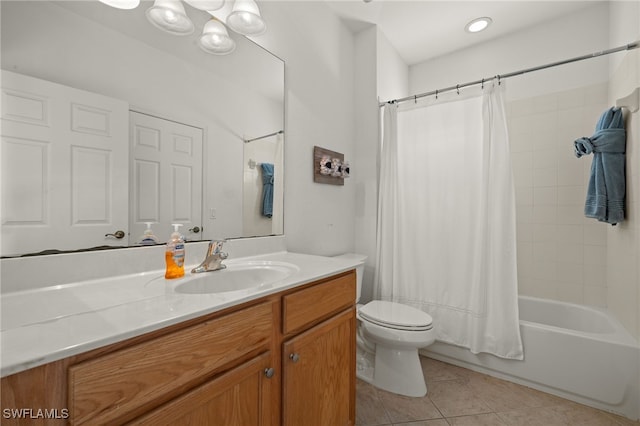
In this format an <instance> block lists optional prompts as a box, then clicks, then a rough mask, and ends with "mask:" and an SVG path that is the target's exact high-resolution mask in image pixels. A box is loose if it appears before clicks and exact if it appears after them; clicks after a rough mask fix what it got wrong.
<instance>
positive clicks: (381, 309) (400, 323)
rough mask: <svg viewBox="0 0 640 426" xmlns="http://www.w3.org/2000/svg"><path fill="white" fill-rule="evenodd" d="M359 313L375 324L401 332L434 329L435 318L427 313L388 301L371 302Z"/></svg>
mask: <svg viewBox="0 0 640 426" xmlns="http://www.w3.org/2000/svg"><path fill="white" fill-rule="evenodd" d="M358 313H359V314H360V317H362V318H363V319H365V320H367V321H370V322H372V323H374V324H378V325H380V326H383V327H389V328H394V329H399V330H414V331H423V330H430V329H431V328H432V327H433V318H431V316H430V315H429V314H427V313H426V312H423V311H421V310H419V309H416V308H414V307H411V306H407V305H403V304H400V303H395V302H388V301H386V300H374V301H372V302H369V303H367V304H366V305H364V306H363V307H361V308H360V310H359V311H358Z"/></svg>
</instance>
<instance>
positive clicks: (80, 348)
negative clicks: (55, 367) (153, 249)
mask: <svg viewBox="0 0 640 426" xmlns="http://www.w3.org/2000/svg"><path fill="white" fill-rule="evenodd" d="M247 261H260V262H267V263H268V262H286V263H289V264H292V265H295V267H296V270H295V271H294V272H293V273H292V274H291V275H289V276H287V277H286V278H284V279H282V280H279V281H276V282H273V283H272V284H271V285H269V286H267V287H263V288H259V289H254V290H247V291H237V292H230V293H222V294H182V293H178V292H176V291H175V288H176V287H177V286H178V285H180V284H181V283H184V282H185V281H188V280H189V279H192V278H193V275H192V274H190V272H189V271H190V268H187V267H185V276H184V277H183V278H179V279H174V280H165V279H164V270H155V271H151V272H143V273H137V274H131V275H120V276H114V277H110V278H102V279H96V280H88V281H82V282H77V283H69V284H63V285H56V286H51V287H43V288H36V289H29V290H24V291H15V292H10V293H7V294H2V295H1V296H0V304H1V308H2V310H1V315H2V318H1V322H0V327H1V331H0V344H1V349H0V350H1V357H0V363H1V375H2V377H5V376H8V375H11V374H14V373H17V372H20V371H23V370H27V369H29V368H33V367H37V366H39V365H43V364H46V363H49V362H52V361H57V360H60V359H63V358H66V357H69V356H72V355H76V354H79V353H82V352H86V351H89V350H92V349H96V348H99V347H102V346H105V345H109V344H112V343H115V342H119V341H122V340H125V339H128V338H131V337H134V336H139V335H141V334H144V333H148V332H150V331H154V330H158V329H161V328H163V327H167V326H169V325H173V324H177V323H180V322H182V321H185V320H188V319H191V318H196V317H199V316H202V315H206V314H209V313H212V312H216V311H219V310H222V309H224V308H228V307H230V306H234V305H238V304H240V303H243V302H247V301H250V300H254V299H257V298H260V297H263V296H266V295H269V294H273V293H277V292H279V291H282V290H285V289H289V288H292V287H296V286H298V285H301V284H305V283H309V282H312V281H315V280H317V279H321V278H325V277H328V276H331V275H335V274H337V273H340V272H344V271H348V270H351V269H354V268H355V267H356V266H357V265H358V264H359V263H360V262H359V261H358V260H356V259H354V258H333V257H323V256H313V255H305V254H297V253H290V252H276V253H270V254H264V255H259V256H249V257H243V258H236V259H229V260H227V261H225V262H224V263H225V264H227V265H229V268H230V269H231V268H232V266H233V265H234V264H239V263H242V262H247ZM215 273H216V272H208V273H206V274H215ZM197 275H202V274H197Z"/></svg>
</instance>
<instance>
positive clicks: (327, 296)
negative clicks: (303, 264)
mask: <svg viewBox="0 0 640 426" xmlns="http://www.w3.org/2000/svg"><path fill="white" fill-rule="evenodd" d="M353 281H354V276H353V275H352V274H347V275H343V276H341V277H338V278H335V279H332V280H330V281H328V282H325V283H323V284H321V285H314V286H311V287H308V288H305V289H302V290H299V291H297V292H293V293H291V294H288V295H285V296H284V297H283V313H284V315H283V334H284V342H283V351H282V353H283V368H282V375H283V401H284V402H283V405H282V409H283V410H282V423H283V424H284V425H287V426H296V425H305V426H314V425H317V426H324V425H353V424H355V369H356V361H355V330H356V329H355V326H356V322H355V307H354V302H355V298H356V294H355V285H354V282H353Z"/></svg>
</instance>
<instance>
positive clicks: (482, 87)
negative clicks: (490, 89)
mask: <svg viewBox="0 0 640 426" xmlns="http://www.w3.org/2000/svg"><path fill="white" fill-rule="evenodd" d="M480 88H481V89H482V90H484V78H483V79H482V86H480Z"/></svg>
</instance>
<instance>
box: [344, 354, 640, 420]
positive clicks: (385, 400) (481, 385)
mask: <svg viewBox="0 0 640 426" xmlns="http://www.w3.org/2000/svg"><path fill="white" fill-rule="evenodd" d="M421 363H422V370H423V372H424V375H425V378H426V380H427V386H428V388H429V392H428V393H427V396H425V397H423V398H409V397H404V396H400V395H396V394H393V393H389V392H385V391H383V390H380V389H377V388H375V387H374V386H371V385H370V384H368V383H366V382H363V381H361V380H358V383H357V400H356V425H357V426H378V425H380V426H381V425H385V426H387V425H388V426H391V425H393V426H396V425H397V426H400V425H402V426H454V425H455V426H485V425H486V426H520V425H527V426H556V425H558V426H560V425H565V426H566V425H571V426H574V425H575V426H630V425H631V426H638V425H640V422H632V421H631V420H628V419H626V418H623V417H620V416H616V415H614V414H610V413H606V412H604V411H600V410H596V409H594V408H590V407H587V406H584V405H581V404H577V403H575V402H571V401H567V400H565V399H562V398H559V397H556V396H553V395H549V394H547V393H544V392H540V391H537V390H534V389H531V388H528V387H526V386H521V385H517V384H515V383H511V382H507V381H504V380H500V379H496V378H494V377H491V376H487V375H484V374H480V373H476V372H474V371H471V370H467V369H464V368H461V367H457V366H454V365H451V364H446V363H444V362H440V361H436V360H433V359H430V358H421Z"/></svg>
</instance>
